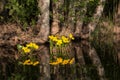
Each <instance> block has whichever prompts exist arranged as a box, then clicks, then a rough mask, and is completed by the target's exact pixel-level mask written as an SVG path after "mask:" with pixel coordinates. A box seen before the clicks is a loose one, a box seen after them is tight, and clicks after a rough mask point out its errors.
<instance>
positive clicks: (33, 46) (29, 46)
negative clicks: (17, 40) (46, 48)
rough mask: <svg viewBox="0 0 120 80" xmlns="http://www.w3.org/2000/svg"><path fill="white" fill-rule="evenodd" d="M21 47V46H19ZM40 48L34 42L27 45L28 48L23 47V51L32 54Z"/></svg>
mask: <svg viewBox="0 0 120 80" xmlns="http://www.w3.org/2000/svg"><path fill="white" fill-rule="evenodd" d="M19 46H21V45H19ZM38 48H39V46H38V45H37V44H35V43H33V42H31V43H28V44H26V46H21V49H22V51H23V52H24V53H30V52H31V50H36V49H38Z"/></svg>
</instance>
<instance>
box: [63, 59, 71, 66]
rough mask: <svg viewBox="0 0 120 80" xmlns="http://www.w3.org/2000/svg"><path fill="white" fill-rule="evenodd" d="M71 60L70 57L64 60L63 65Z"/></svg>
mask: <svg viewBox="0 0 120 80" xmlns="http://www.w3.org/2000/svg"><path fill="white" fill-rule="evenodd" d="M69 61H70V59H66V60H63V62H62V65H66V64H68V63H69Z"/></svg>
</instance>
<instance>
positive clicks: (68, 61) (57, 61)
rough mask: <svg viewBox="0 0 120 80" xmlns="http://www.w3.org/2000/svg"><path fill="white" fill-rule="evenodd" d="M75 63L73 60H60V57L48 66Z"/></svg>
mask: <svg viewBox="0 0 120 80" xmlns="http://www.w3.org/2000/svg"><path fill="white" fill-rule="evenodd" d="M74 61H75V59H74V58H72V59H62V58H61V57H59V58H57V59H56V61H54V62H50V65H59V64H61V65H67V64H73V62H74Z"/></svg>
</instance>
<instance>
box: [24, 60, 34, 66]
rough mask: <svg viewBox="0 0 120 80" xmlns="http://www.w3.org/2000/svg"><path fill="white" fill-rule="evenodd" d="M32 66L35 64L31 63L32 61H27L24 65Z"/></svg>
mask: <svg viewBox="0 0 120 80" xmlns="http://www.w3.org/2000/svg"><path fill="white" fill-rule="evenodd" d="M32 64H33V62H31V61H30V59H28V60H25V61H24V63H23V65H32Z"/></svg>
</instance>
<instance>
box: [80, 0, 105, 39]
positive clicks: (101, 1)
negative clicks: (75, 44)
mask: <svg viewBox="0 0 120 80" xmlns="http://www.w3.org/2000/svg"><path fill="white" fill-rule="evenodd" d="M105 2H106V0H99V2H98V6H97V8H96V12H95V13H94V15H93V20H92V21H91V22H90V23H89V24H88V26H87V27H88V29H89V32H88V33H85V34H84V33H82V35H81V38H88V37H90V35H91V33H92V32H93V31H94V30H95V28H96V26H97V24H98V22H99V19H100V17H101V16H102V13H103V9H104V5H105ZM82 32H83V31H82Z"/></svg>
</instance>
